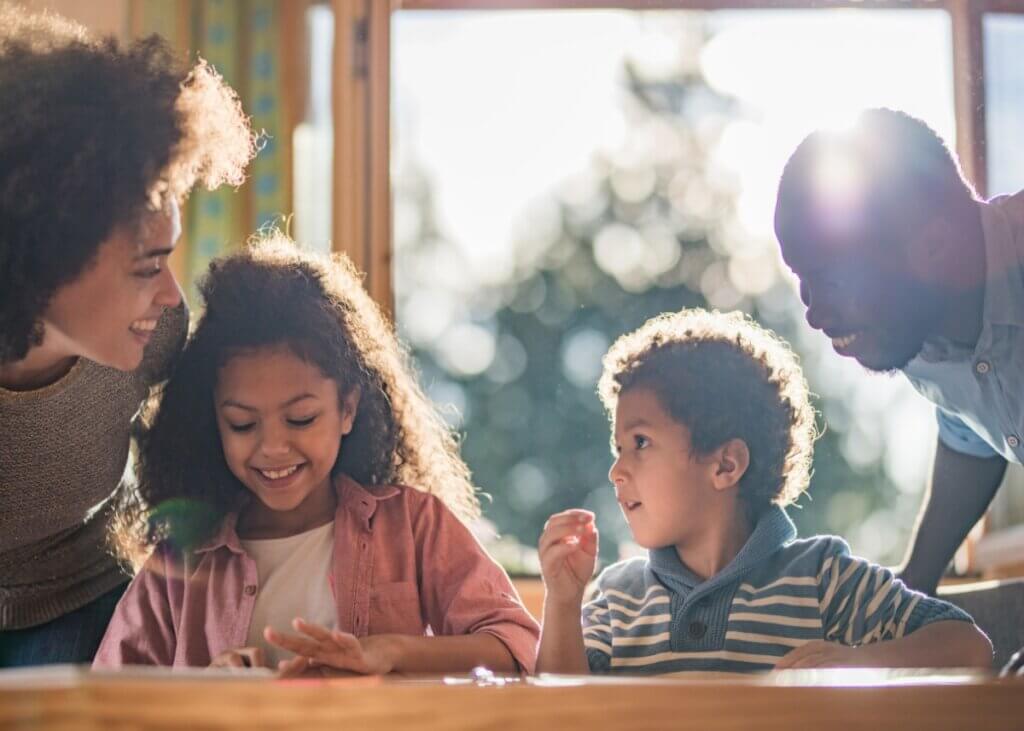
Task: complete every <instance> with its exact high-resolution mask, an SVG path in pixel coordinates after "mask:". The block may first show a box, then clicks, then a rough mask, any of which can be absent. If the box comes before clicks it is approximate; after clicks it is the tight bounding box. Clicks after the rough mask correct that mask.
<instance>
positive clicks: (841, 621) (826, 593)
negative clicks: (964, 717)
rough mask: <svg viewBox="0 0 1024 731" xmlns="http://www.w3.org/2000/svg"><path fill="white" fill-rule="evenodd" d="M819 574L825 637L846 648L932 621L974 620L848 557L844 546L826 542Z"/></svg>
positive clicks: (913, 629)
mask: <svg viewBox="0 0 1024 731" xmlns="http://www.w3.org/2000/svg"><path fill="white" fill-rule="evenodd" d="M829 540H830V546H829V549H828V550H827V551H826V552H825V558H824V560H823V562H822V565H821V568H820V570H819V572H818V601H819V606H820V608H821V622H822V627H823V630H824V638H825V639H826V640H830V641H833V642H841V643H842V644H844V645H850V646H853V645H866V644H869V643H872V642H881V641H883V640H895V639H899V638H900V637H904V636H906V635H909V634H911V633H912V632H916V631H917V630H919V629H921V628H922V627H924V626H925V625H928V624H931V623H932V622H940V621H944V620H957V621H961V622H972V621H973V620H972V619H971V617H970V615H968V614H966V613H965V612H963V611H962V610H960V609H958V608H957V607H955V606H953V605H952V604H950V603H949V602H944V601H942V600H941V599H936V598H934V597H929V596H926V595H925V594H922V593H920V592H917V591H914V590H912V589H910V588H908V587H907V585H906V584H904V583H903V582H902V581H900V580H899V579H897V578H896V576H895V575H894V574H893V573H892V572H891V571H889V569H887V568H884V567H882V566H878V565H877V564H873V563H871V562H870V561H867V560H865V559H863V558H859V557H857V556H851V555H850V549H849V547H848V546H847V545H846V543H845V542H844V541H842V540H839V539H829Z"/></svg>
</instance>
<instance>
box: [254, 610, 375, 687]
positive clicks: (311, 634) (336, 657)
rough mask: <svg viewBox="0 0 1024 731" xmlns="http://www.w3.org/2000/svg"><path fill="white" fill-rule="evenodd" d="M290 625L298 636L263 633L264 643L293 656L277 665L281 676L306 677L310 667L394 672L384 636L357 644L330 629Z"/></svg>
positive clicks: (362, 672) (301, 623)
mask: <svg viewBox="0 0 1024 731" xmlns="http://www.w3.org/2000/svg"><path fill="white" fill-rule="evenodd" d="M292 626H293V627H294V628H295V629H296V631H298V632H300V633H301V634H285V633H282V632H277V631H275V630H274V629H272V628H270V627H267V628H266V629H265V630H263V636H264V637H265V638H266V639H267V642H269V643H271V644H272V645H275V646H277V647H280V648H282V649H285V650H290V651H291V652H294V653H295V655H296V657H294V658H292V659H291V660H284V661H282V662H281V663H279V665H278V673H279V675H281V677H295V676H298V675H306V674H308V672H309V670H310V669H311V668H315V667H317V666H325V665H326V666H329V667H332V668H335V669H337V670H347V671H350V672H353V673H358V674H360V675H384V674H385V673H389V672H391V671H392V670H393V669H394V665H395V663H394V660H393V659H392V657H391V653H390V652H389V651H388V644H387V642H386V641H384V638H383V637H380V638H374V637H366V638H364V639H363V640H362V641H360V640H359V639H358V638H357V637H356V636H355V635H350V634H348V633H347V632H341V631H339V630H329V629H327V628H326V627H321V626H320V625H317V624H309V623H308V622H305V621H303V620H302V619H298V618H297V619H295V620H294V621H293V622H292Z"/></svg>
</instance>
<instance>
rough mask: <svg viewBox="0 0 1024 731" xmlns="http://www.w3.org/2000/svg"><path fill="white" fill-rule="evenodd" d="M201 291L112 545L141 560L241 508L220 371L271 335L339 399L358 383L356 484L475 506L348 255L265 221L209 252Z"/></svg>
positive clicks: (464, 472) (353, 441)
mask: <svg viewBox="0 0 1024 731" xmlns="http://www.w3.org/2000/svg"><path fill="white" fill-rule="evenodd" d="M199 293H200V295H201V296H202V298H203V300H204V301H205V304H206V310H205V313H204V314H203V316H202V318H201V319H200V321H199V323H198V326H197V328H196V330H195V333H194V334H193V335H192V337H191V339H190V340H189V342H188V344H187V345H186V346H185V350H184V352H183V353H182V355H181V358H180V359H179V361H178V363H177V365H176V366H175V369H174V372H173V374H172V375H171V378H170V380H169V381H168V382H167V384H166V386H165V388H164V392H163V396H162V400H161V403H160V406H159V410H158V411H157V413H156V415H155V419H154V420H153V424H152V427H151V428H150V429H149V431H148V433H147V434H146V435H145V436H144V437H143V438H142V441H141V448H140V453H139V463H138V477H139V480H138V481H139V484H138V497H139V498H141V502H136V504H134V505H128V506H122V508H121V515H120V517H119V520H118V521H116V522H117V527H116V529H115V530H117V531H119V532H120V535H117V536H115V544H117V545H118V546H119V547H120V549H121V553H122V555H126V556H127V557H129V558H137V557H138V556H139V555H140V553H143V552H145V551H146V550H147V549H148V548H150V547H152V546H153V545H154V544H156V543H157V542H158V541H160V540H162V539H164V538H168V537H170V538H172V539H173V540H174V542H175V543H176V544H178V545H183V544H186V545H187V544H195V543H197V542H201V541H203V540H205V539H207V538H209V536H210V535H211V533H212V531H213V530H214V529H215V528H216V527H217V526H218V525H219V523H220V522H221V520H222V519H223V517H224V515H225V514H226V513H227V512H228V511H231V510H234V509H237V508H238V507H239V504H240V499H241V498H242V497H243V496H245V495H247V494H248V490H247V489H246V488H245V486H244V485H242V484H241V483H240V482H239V481H238V480H237V479H236V478H235V476H234V475H233V474H232V473H231V472H230V470H229V469H228V466H227V463H226V461H225V459H224V453H223V450H222V448H221V442H220V434H219V432H218V429H217V417H216V411H215V406H214V396H213V394H214V389H215V387H216V380H217V372H218V370H219V369H220V367H221V366H223V365H224V364H225V363H226V362H227V361H228V360H229V359H230V358H231V357H232V356H233V355H235V354H237V353H239V352H245V351H250V350H252V349H255V348H266V347H274V346H280V345H285V346H287V347H288V348H290V349H291V350H292V352H293V353H295V355H297V356H298V357H300V358H302V359H303V360H305V361H306V362H308V363H311V364H313V365H315V366H316V367H317V368H319V370H320V371H321V372H322V373H323V374H324V375H326V376H327V377H329V378H332V379H333V380H334V381H335V382H336V383H337V384H338V391H339V397H340V398H344V396H345V395H346V394H349V393H351V389H352V388H359V389H360V390H361V396H360V400H359V407H358V411H357V412H356V418H355V422H354V424H353V428H352V432H351V433H350V434H349V435H347V436H346V437H345V441H344V445H343V446H342V449H341V452H340V454H339V457H338V462H337V464H336V465H335V467H334V470H335V473H338V472H343V473H345V474H347V475H349V476H350V477H352V478H353V479H355V480H356V481H358V482H360V483H362V484H364V485H382V484H404V485H410V486H414V487H416V488H419V489H421V490H424V491H425V492H428V493H431V494H434V495H437V496H438V497H439V498H441V499H442V500H443V501H444V502H445V503H446V504H447V506H448V507H449V508H450V509H451V510H452V511H453V512H455V513H456V514H457V515H458V516H459V517H461V518H462V519H464V520H469V519H472V518H475V517H477V516H478V515H479V513H480V506H479V502H478V500H477V495H476V491H475V488H474V487H473V485H472V483H471V482H470V476H469V469H468V468H467V467H466V464H465V463H464V462H463V461H462V459H461V457H460V456H459V453H458V445H457V441H456V439H455V437H454V435H453V434H452V432H451V430H450V429H449V428H448V426H447V425H446V424H445V423H444V421H443V420H442V419H441V417H440V416H439V415H438V413H437V411H436V409H435V408H434V407H433V406H432V405H431V403H430V401H429V400H428V399H427V397H426V396H425V395H424V393H423V391H422V390H421V389H420V386H419V385H418V384H417V382H416V379H415V377H414V376H413V374H412V367H411V364H410V361H409V357H408V355H407V353H406V351H405V349H404V348H403V347H402V345H401V344H400V343H399V341H398V339H397V338H396V337H395V334H394V332H393V330H392V328H391V326H390V325H389V324H388V322H387V320H386V319H385V317H384V316H383V314H382V313H381V311H380V309H379V308H378V307H377V305H376V304H375V303H374V302H373V300H372V299H370V296H369V295H368V294H367V293H366V290H365V289H363V286H362V283H361V281H360V277H359V274H358V272H357V271H356V269H355V267H354V266H353V265H352V263H351V262H350V261H349V259H348V258H347V257H345V256H344V255H336V256H335V257H334V258H333V259H327V258H325V257H318V256H316V255H313V254H310V253H308V252H303V251H301V250H300V249H299V248H298V247H296V246H295V244H293V243H292V242H291V241H290V240H289V239H288V238H287V237H286V236H285V235H284V234H282V233H279V232H269V233H265V234H262V235H261V236H259V237H257V238H256V239H254V240H253V241H252V242H251V243H250V244H249V246H248V247H246V248H245V249H243V250H241V251H239V252H236V253H234V254H231V255H229V256H226V257H223V258H221V259H217V260H215V261H214V262H213V263H212V264H211V265H210V269H209V271H208V273H207V274H206V275H205V276H204V277H203V278H202V279H201V280H200V283H199Z"/></svg>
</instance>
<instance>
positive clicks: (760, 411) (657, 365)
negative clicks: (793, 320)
mask: <svg viewBox="0 0 1024 731" xmlns="http://www.w3.org/2000/svg"><path fill="white" fill-rule="evenodd" d="M603 364H604V372H603V373H602V375H601V379H600V382H599V383H598V393H599V394H600V396H601V402H602V403H603V404H604V407H605V409H606V411H607V412H608V415H609V418H610V419H612V420H613V421H614V418H615V407H616V405H617V403H618V399H619V395H620V394H621V393H623V392H624V391H628V390H629V389H631V388H635V387H646V388H650V389H652V390H653V391H654V393H655V394H656V395H657V397H658V399H659V401H660V402H661V404H662V406H663V408H664V409H665V410H666V411H667V412H668V413H669V414H670V415H671V416H672V418H673V419H675V420H676V421H677V422H679V423H680V424H683V425H684V426H686V428H687V429H688V430H689V432H690V439H691V442H692V448H693V450H694V451H695V452H696V453H697V454H708V453H710V452H711V451H713V450H714V449H716V448H718V447H720V446H721V445H723V444H725V443H726V442H727V441H729V440H730V439H742V440H743V441H744V442H745V443H746V445H747V449H748V450H749V451H750V465H749V467H748V468H747V471H746V473H744V475H743V477H742V478H741V479H740V490H739V495H740V497H741V498H742V499H743V500H744V501H745V504H746V506H747V509H748V514H749V515H750V517H751V518H752V519H754V520H756V518H757V516H759V515H760V514H761V513H762V512H763V511H764V509H765V508H767V507H768V506H769V505H770V504H772V503H775V504H778V505H788V504H790V503H792V502H794V501H795V500H796V499H797V498H798V497H799V496H800V494H801V493H802V492H803V491H804V490H805V489H806V488H807V484H808V482H809V481H810V471H811V460H812V456H813V450H814V440H815V438H816V430H815V423H814V409H813V408H812V407H811V404H810V399H809V392H808V388H807V381H806V380H805V379H804V375H803V372H802V371H801V369H800V366H799V364H798V363H797V359H796V356H795V355H794V354H793V352H792V351H791V350H790V348H789V346H788V345H787V344H786V342H785V341H783V340H782V339H781V338H779V337H778V336H777V335H775V334H774V333H773V332H771V331H770V330H766V329H765V328H763V327H761V326H760V325H758V324H757V323H755V322H754V321H753V320H752V319H750V318H749V317H747V316H746V315H743V314H742V313H739V312H734V313H728V314H723V313H720V312H717V311H716V312H708V311H706V310H700V309H690V310H682V311H681V312H675V313H666V314H662V315H659V316H658V317H654V318H652V319H650V320H648V321H647V322H646V323H645V324H644V325H643V326H642V327H640V328H639V329H638V330H635V331H634V332H631V333H628V334H626V335H623V336H622V337H620V338H619V339H618V340H616V341H615V343H614V344H613V345H612V347H611V348H610V349H609V350H608V353H607V354H606V355H605V356H604V361H603Z"/></svg>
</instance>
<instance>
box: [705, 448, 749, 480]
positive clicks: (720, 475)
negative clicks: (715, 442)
mask: <svg viewBox="0 0 1024 731" xmlns="http://www.w3.org/2000/svg"><path fill="white" fill-rule="evenodd" d="M748 467H750V450H749V449H748V448H747V443H746V442H744V441H743V440H742V439H730V440H729V441H727V442H726V443H725V444H723V445H722V446H721V447H719V448H718V449H717V450H716V452H715V460H714V468H715V471H714V474H713V475H712V481H713V484H714V488H715V489H716V490H728V489H729V488H730V487H733V486H734V485H738V484H739V481H740V478H742V477H743V475H745V474H746V473H747V468H748Z"/></svg>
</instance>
